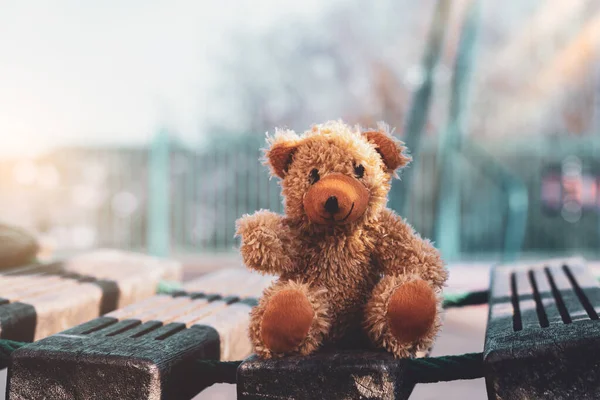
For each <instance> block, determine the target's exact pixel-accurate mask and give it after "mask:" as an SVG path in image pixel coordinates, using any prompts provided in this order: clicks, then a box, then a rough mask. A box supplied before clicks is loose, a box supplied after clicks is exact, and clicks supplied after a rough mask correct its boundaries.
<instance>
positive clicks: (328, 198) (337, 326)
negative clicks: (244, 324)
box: [237, 121, 447, 358]
mask: <svg viewBox="0 0 600 400" xmlns="http://www.w3.org/2000/svg"><path fill="white" fill-rule="evenodd" d="M268 142H269V144H270V147H269V148H268V149H267V150H266V163H267V164H268V165H269V166H270V167H271V170H272V173H273V174H274V175H276V176H277V177H279V178H281V186H282V193H283V196H284V198H285V215H278V214H275V213H272V212H270V211H265V210H261V211H258V212H256V213H255V214H253V215H245V216H243V217H242V218H240V219H239V220H238V221H237V234H238V235H239V236H241V248H240V251H241V254H242V257H243V260H244V263H245V264H246V266H247V267H249V268H251V269H255V270H258V271H261V272H263V273H269V274H276V275H279V276H280V277H279V279H278V280H277V281H276V282H275V283H274V284H273V285H272V286H271V287H269V288H268V289H266V290H265V292H264V295H263V297H262V298H261V299H260V301H259V304H258V305H257V306H256V307H255V308H254V309H253V310H252V315H251V322H250V329H249V331H250V337H251V340H252V343H253V345H254V350H255V352H256V354H258V355H259V356H261V357H264V358H269V357H278V356H282V355H287V354H302V355H306V354H309V353H311V352H313V351H315V350H316V349H317V348H319V347H320V346H321V345H322V344H323V343H335V342H337V341H339V340H341V339H342V338H343V337H344V335H345V334H346V333H347V332H350V331H353V330H354V331H356V330H361V331H362V332H364V334H366V335H365V336H368V338H369V339H370V341H371V342H372V344H373V345H375V346H377V347H382V348H385V349H386V350H388V351H389V352H391V353H393V354H394V355H395V356H396V357H411V356H413V355H414V354H415V353H416V352H417V351H420V350H426V349H428V348H429V347H430V346H431V345H432V343H433V340H434V338H435V336H436V334H437V332H438V330H439V327H440V325H441V324H440V316H439V315H440V307H441V297H440V293H441V288H442V286H443V285H444V283H445V281H446V279H447V272H446V270H445V268H444V263H443V261H442V260H441V259H440V255H439V253H438V251H437V250H436V249H435V248H434V247H433V246H432V245H431V243H430V242H429V241H428V240H424V239H422V238H421V237H420V236H419V235H418V234H416V233H415V232H414V231H413V229H412V228H411V227H410V226H409V225H408V224H407V223H406V222H404V221H403V220H402V219H401V218H400V217H399V216H398V215H396V214H395V213H394V212H393V211H391V210H390V209H388V208H386V207H385V206H386V202H387V194H388V192H389V190H390V184H391V178H392V177H393V176H396V173H395V171H396V170H397V169H398V168H401V167H404V166H405V165H406V164H408V162H409V161H410V158H409V157H408V156H406V155H405V154H403V150H404V147H403V146H402V143H400V142H397V141H395V140H394V139H393V137H392V136H391V135H390V134H389V133H388V131H387V128H386V127H385V126H383V125H381V126H380V127H379V128H378V129H376V130H370V131H366V132H362V131H361V130H360V129H359V128H358V127H357V128H352V127H349V126H347V125H345V124H344V123H342V122H341V121H333V122H327V123H325V124H322V125H315V126H314V127H313V128H312V129H311V130H310V131H307V132H305V133H304V135H302V136H298V135H297V134H295V133H294V132H293V131H289V130H285V131H282V130H277V131H276V133H275V136H274V137H272V138H269V139H268Z"/></svg>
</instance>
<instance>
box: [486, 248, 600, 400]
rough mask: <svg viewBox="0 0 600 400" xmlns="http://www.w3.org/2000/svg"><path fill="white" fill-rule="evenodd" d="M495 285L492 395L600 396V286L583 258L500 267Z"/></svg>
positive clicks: (489, 343)
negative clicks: (599, 317)
mask: <svg viewBox="0 0 600 400" xmlns="http://www.w3.org/2000/svg"><path fill="white" fill-rule="evenodd" d="M490 289H491V293H490V311H489V319H488V327H487V333H486V339H485V348H484V353H483V355H484V366H485V376H486V386H487V391H488V397H489V398H490V399H504V400H507V399H566V398H569V399H597V398H600V374H599V373H598V370H599V369H600V321H598V313H599V312H600V287H599V286H598V281H597V279H596V278H595V277H594V276H593V275H592V274H591V272H590V270H589V269H588V268H587V267H586V265H585V263H584V261H583V260H582V259H578V258H572V259H562V260H561V259H557V260H550V261H547V262H543V263H532V264H521V265H504V266H498V267H495V268H494V269H493V270H492V277H491V284H490Z"/></svg>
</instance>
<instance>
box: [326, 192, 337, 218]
mask: <svg viewBox="0 0 600 400" xmlns="http://www.w3.org/2000/svg"><path fill="white" fill-rule="evenodd" d="M325 211H327V212H328V213H329V214H335V213H337V212H338V211H340V206H339V204H338V200H337V197H335V196H329V198H328V199H327V201H325Z"/></svg>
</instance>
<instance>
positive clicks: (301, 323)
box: [261, 289, 314, 353]
mask: <svg viewBox="0 0 600 400" xmlns="http://www.w3.org/2000/svg"><path fill="white" fill-rule="evenodd" d="M313 318H314V311H313V308H312V305H311V304H310V301H309V300H308V298H307V297H306V296H305V295H304V293H302V292H301V291H300V290H296V289H284V290H281V291H280V292H278V293H276V294H275V295H273V297H272V298H271V299H269V302H268V303H267V307H266V309H265V313H264V315H263V320H262V324H261V336H262V341H263V343H264V344H265V346H266V347H268V348H269V350H271V352H274V353H289V352H292V351H294V350H296V349H297V348H298V346H300V344H301V343H302V342H303V341H304V339H305V338H306V337H307V335H308V331H309V329H310V327H311V325H312V322H313Z"/></svg>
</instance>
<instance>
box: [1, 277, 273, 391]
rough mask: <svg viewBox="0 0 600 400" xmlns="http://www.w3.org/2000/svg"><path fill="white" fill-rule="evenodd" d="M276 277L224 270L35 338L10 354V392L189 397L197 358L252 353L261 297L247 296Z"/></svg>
mask: <svg viewBox="0 0 600 400" xmlns="http://www.w3.org/2000/svg"><path fill="white" fill-rule="evenodd" d="M271 281H272V278H270V277H263V276H260V275H258V274H255V273H250V272H248V271H246V270H244V269H235V270H223V271H219V272H216V273H212V274H210V275H207V276H205V277H201V278H199V279H197V280H195V281H193V282H190V283H187V284H185V285H184V286H183V287H184V291H183V292H178V293H174V294H172V295H165V294H161V295H156V296H153V297H151V298H148V299H145V300H143V301H141V302H139V303H137V304H132V305H129V306H127V307H125V308H124V309H121V310H116V311H114V312H111V313H108V314H106V315H105V316H103V317H100V318H96V319H93V320H91V321H89V322H86V323H84V324H81V325H79V326H76V327H73V328H71V329H67V330H65V331H64V332H61V333H59V334H56V335H53V336H50V337H48V338H46V339H43V340H40V341H38V342H35V343H33V344H30V345H28V346H26V347H24V348H22V349H19V350H18V351H15V352H14V353H13V355H12V365H11V366H10V367H9V374H8V387H7V393H8V395H9V399H11V398H14V399H19V398H37V397H43V396H48V394H56V393H60V396H59V397H52V398H60V399H79V398H93V396H94V395H97V394H98V393H102V395H103V397H104V398H119V399H123V400H127V399H136V400H137V399H161V398H165V399H171V398H173V399H178V398H191V397H192V396H193V395H195V394H196V393H198V392H200V391H201V390H202V389H204V386H203V385H204V384H205V383H204V382H203V381H202V380H201V379H189V374H186V373H185V371H192V370H194V369H193V367H194V362H195V360H197V359H213V360H218V359H220V360H223V361H227V360H239V359H243V358H245V357H247V356H248V355H250V353H251V344H250V341H249V338H248V334H247V328H248V323H249V313H250V310H251V307H252V304H255V302H256V300H255V299H252V298H251V299H249V300H247V297H248V296H253V295H255V294H257V293H258V294H260V293H262V291H263V290H264V288H265V287H266V286H268V285H269V284H270V283H271ZM50 365H51V366H52V367H51V368H50V367H49V366H50ZM186 376H187V377H188V378H184V377H186ZM125 377H129V378H128V379H125Z"/></svg>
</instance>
